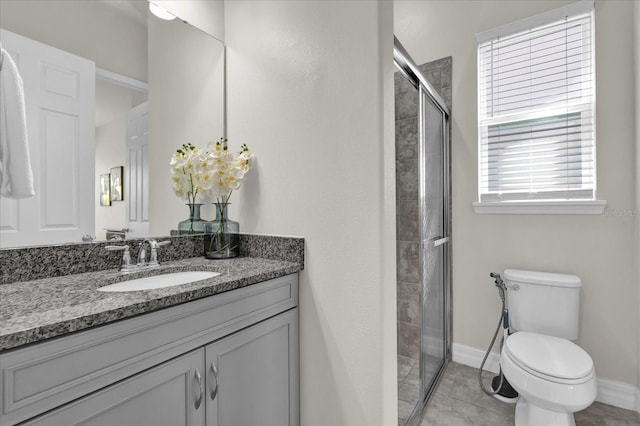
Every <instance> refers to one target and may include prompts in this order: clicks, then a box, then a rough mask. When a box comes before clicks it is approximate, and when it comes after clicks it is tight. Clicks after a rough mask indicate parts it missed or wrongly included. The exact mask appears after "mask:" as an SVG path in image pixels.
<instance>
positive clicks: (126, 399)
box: [0, 257, 301, 426]
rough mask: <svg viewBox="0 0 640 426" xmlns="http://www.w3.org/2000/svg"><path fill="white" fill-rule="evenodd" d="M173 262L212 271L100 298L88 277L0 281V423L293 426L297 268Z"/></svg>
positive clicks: (96, 275)
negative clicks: (203, 277)
mask: <svg viewBox="0 0 640 426" xmlns="http://www.w3.org/2000/svg"><path fill="white" fill-rule="evenodd" d="M300 269H301V265H300V264H296V263H292V262H287V261H280V260H269V259H260V258H249V257H245V258H236V259H230V260H225V261H213V262H212V261H208V260H206V259H202V258H191V259H182V260H178V261H174V262H170V263H165V264H163V265H161V267H160V268H157V269H155V270H154V271H151V272H148V273H147V274H150V275H153V274H163V273H168V272H175V271H186V270H211V271H215V272H220V275H218V276H216V277H214V278H209V279H206V280H202V281H198V282H193V283H189V284H184V285H180V286H175V287H168V288H163V289H155V290H145V291H135V292H124V293H102V292H98V291H97V288H99V287H101V286H104V285H105V284H110V283H113V282H114V281H118V280H123V279H126V278H127V277H123V276H122V275H121V274H119V273H118V272H117V271H113V270H109V271H96V272H88V273H83V274H76V275H68V276H62V277H55V278H47V279H39V280H33V281H29V282H16V283H9V284H3V285H0V300H2V306H3V309H4V308H8V309H9V311H12V312H10V313H8V314H5V313H3V314H2V323H1V324H0V350H1V351H0V369H1V370H2V371H1V374H2V376H1V380H2V384H1V386H2V387H1V389H2V400H1V404H2V410H1V412H0V424H1V425H2V426H5V425H14V424H17V423H21V422H24V423H21V424H25V425H63V424H64V425H70V424H91V425H116V424H118V425H120V424H122V425H124V424H135V425H136V426H137V425H172V426H175V425H204V424H205V421H206V424H207V425H230V424H232V425H239V424H247V425H250V424H260V425H297V424H298V421H299V420H298V418H299V415H298V398H299V397H298V271H299V270H300Z"/></svg>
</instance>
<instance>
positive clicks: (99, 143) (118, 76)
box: [0, 0, 225, 248]
mask: <svg viewBox="0 0 640 426" xmlns="http://www.w3.org/2000/svg"><path fill="white" fill-rule="evenodd" d="M193 3H194V4H196V3H195V2H193ZM0 28H2V34H1V35H2V37H1V38H0V41H1V42H2V45H3V48H4V49H5V50H6V51H8V52H9V54H10V55H11V56H12V58H14V57H15V61H16V63H17V65H18V68H19V70H20V73H21V74H22V77H23V80H24V82H25V102H26V105H27V121H28V126H27V127H28V132H29V143H30V151H31V163H32V168H33V171H34V178H35V189H36V197H33V198H28V199H23V200H12V199H8V198H5V197H2V198H0V248H7V247H20V246H33V245H49V244H59V243H75V242H82V238H83V236H85V235H90V236H91V237H93V238H94V239H95V240H105V239H107V238H108V236H107V232H108V230H123V229H125V230H127V233H126V235H125V238H134V237H135V238H137V237H145V236H148V235H149V234H150V233H154V235H168V234H169V231H170V229H171V225H170V224H172V223H175V222H177V221H178V219H184V218H182V217H173V216H171V215H169V219H167V218H166V217H167V212H166V210H165V211H164V212H163V215H156V216H155V217H156V219H154V214H153V213H151V214H150V212H151V210H153V209H154V205H158V204H160V205H162V203H163V202H165V203H166V201H165V199H164V197H174V196H173V194H172V193H171V183H170V178H169V170H168V162H169V158H170V155H171V153H172V152H173V151H174V150H175V149H176V148H177V147H179V146H180V145H181V144H182V143H185V142H193V143H194V144H197V145H204V144H205V143H206V142H208V141H213V140H217V139H218V138H219V137H221V136H223V135H224V131H225V130H224V113H225V111H224V69H225V67H224V45H223V43H222V42H220V41H219V40H217V39H215V38H214V37H212V36H210V35H209V34H206V33H205V32H203V31H201V30H199V29H197V28H195V27H193V26H191V25H189V24H188V23H186V22H184V21H183V20H181V19H175V20H171V21H165V20H160V19H158V18H157V17H155V16H153V15H152V14H150V13H149V9H148V3H147V2H146V1H140V0H137V1H136V0H132V1H124V0H93V1H73V0H62V1H58V0H30V1H22V0H2V14H1V15H0ZM31 68H32V69H31ZM87 76H88V77H87ZM120 167H122V169H120ZM107 182H108V184H107ZM118 191H121V192H118ZM154 194H155V195H154ZM172 200H173V199H172ZM174 204H175V205H176V206H177V207H174V209H181V208H183V207H184V206H182V203H181V202H180V201H179V200H178V199H177V198H175V203H174ZM180 212H182V211H181V210H180ZM176 214H178V213H173V215H174V216H175V215H176ZM183 215H184V214H183ZM154 221H157V222H158V223H154ZM164 228H167V229H164Z"/></svg>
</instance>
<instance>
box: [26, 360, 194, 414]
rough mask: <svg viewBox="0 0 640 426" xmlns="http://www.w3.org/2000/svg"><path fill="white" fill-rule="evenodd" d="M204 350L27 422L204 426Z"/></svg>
mask: <svg viewBox="0 0 640 426" xmlns="http://www.w3.org/2000/svg"><path fill="white" fill-rule="evenodd" d="M203 366H204V350H203V349H197V350H195V351H193V352H190V353H188V354H186V355H183V356H180V357H178V358H175V359H173V360H171V361H167V362H165V363H163V364H160V365H158V366H157V367H154V368H151V369H150V370H147V371H145V372H142V373H140V374H137V375H135V376H133V377H131V378H129V379H127V380H124V381H122V382H120V383H116V384H114V385H112V386H109V387H108V388H106V389H104V390H101V391H98V392H96V393H94V394H91V395H89V396H87V397H85V398H82V399H80V400H78V401H76V402H73V403H70V404H67V405H65V406H63V407H62V408H59V409H56V410H54V411H53V412H51V413H49V414H45V415H43V416H40V417H37V418H36V419H34V420H32V421H28V422H26V423H25V424H26V425H43V426H44V425H48V426H51V425H83V426H114V425H118V426H145V425H149V426H180V425H189V426H195V425H199V426H202V425H204V397H205V395H204V376H203V371H202V368H203Z"/></svg>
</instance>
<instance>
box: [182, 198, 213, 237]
mask: <svg viewBox="0 0 640 426" xmlns="http://www.w3.org/2000/svg"><path fill="white" fill-rule="evenodd" d="M187 207H189V218H188V219H185V220H183V221H181V222H178V234H202V233H203V232H204V225H205V224H206V223H207V221H206V220H204V219H202V218H201V217H200V207H202V204H187Z"/></svg>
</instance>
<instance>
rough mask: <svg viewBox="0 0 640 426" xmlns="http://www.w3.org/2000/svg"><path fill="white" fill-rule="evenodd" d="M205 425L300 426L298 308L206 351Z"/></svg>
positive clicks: (218, 343) (250, 328) (243, 331)
mask: <svg viewBox="0 0 640 426" xmlns="http://www.w3.org/2000/svg"><path fill="white" fill-rule="evenodd" d="M206 366H207V390H206V392H207V398H206V400H207V414H206V415H207V425H209V426H229V425H233V426H256V425H260V426H286V425H290V426H295V425H298V422H299V419H298V309H297V308H295V309H292V310H289V311H287V312H285V313H282V314H280V315H277V316H275V317H273V318H271V319H268V320H265V321H263V322H261V323H258V324H257V325H254V326H252V327H249V328H247V329H245V330H242V331H239V332H237V333H235V334H233V335H231V336H229V337H226V338H224V339H221V340H219V341H217V342H215V343H212V344H211V345H209V346H207V347H206Z"/></svg>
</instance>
